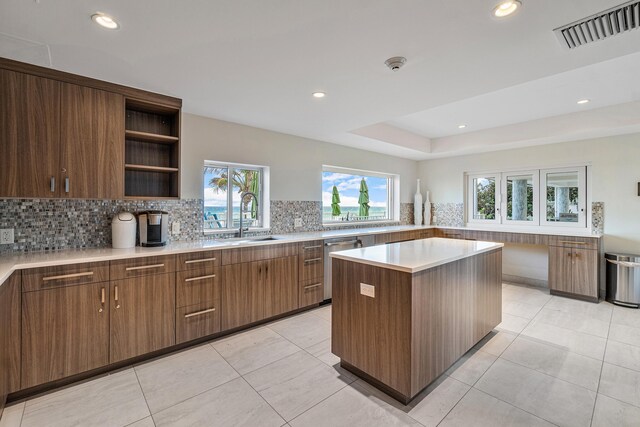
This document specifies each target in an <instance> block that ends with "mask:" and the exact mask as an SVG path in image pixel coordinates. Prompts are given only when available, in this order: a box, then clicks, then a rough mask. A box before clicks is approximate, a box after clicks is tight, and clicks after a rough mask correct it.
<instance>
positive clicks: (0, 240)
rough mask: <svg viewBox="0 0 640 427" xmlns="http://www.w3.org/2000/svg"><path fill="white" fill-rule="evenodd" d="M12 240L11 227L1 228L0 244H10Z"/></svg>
mask: <svg viewBox="0 0 640 427" xmlns="http://www.w3.org/2000/svg"><path fill="white" fill-rule="evenodd" d="M13 242H14V237H13V228H3V229H2V230H0V245H11V244H13Z"/></svg>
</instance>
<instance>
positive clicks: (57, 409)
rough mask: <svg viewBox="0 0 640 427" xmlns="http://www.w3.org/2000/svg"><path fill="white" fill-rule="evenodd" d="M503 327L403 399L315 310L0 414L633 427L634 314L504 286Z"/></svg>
mask: <svg viewBox="0 0 640 427" xmlns="http://www.w3.org/2000/svg"><path fill="white" fill-rule="evenodd" d="M503 300H504V304H503V311H504V315H503V316H504V317H503V322H502V323H501V324H500V325H499V326H498V327H497V328H496V330H495V331H494V332H492V333H491V334H490V335H489V336H487V337H486V338H485V339H484V340H483V341H482V342H481V343H479V344H478V345H477V346H476V347H475V348H474V349H472V350H471V351H470V352H469V353H467V354H466V355H464V356H463V357H462V358H461V359H460V360H459V361H458V362H457V363H456V364H455V365H454V366H453V367H451V368H450V369H449V370H448V371H447V372H446V373H445V374H444V375H443V376H442V377H440V378H439V379H438V380H437V381H436V382H435V383H434V384H432V385H431V386H430V387H429V388H428V389H427V390H425V391H424V392H423V393H422V394H421V395H420V396H418V397H417V398H416V399H415V400H414V401H413V402H412V403H411V404H410V405H408V406H404V405H401V404H400V403H398V402H396V401H394V400H393V399H391V398H389V397H388V396H386V395H384V394H383V393H381V392H379V391H378V390H376V389H375V388H373V387H371V386H369V385H368V384H367V383H365V382H363V381H361V380H358V379H356V378H355V377H353V376H352V375H350V374H349V373H347V372H345V371H343V370H342V369H340V368H339V366H338V365H337V364H338V359H337V358H336V357H335V356H334V355H332V354H331V351H330V333H331V307H330V306H325V307H321V308H318V309H315V310H313V311H310V312H306V313H303V314H299V315H296V316H293V317H290V318H287V319H284V320H280V321H277V322H273V323H270V324H268V325H266V326H262V327H259V328H255V329H252V330H249V331H246V332H242V333H239V334H236V335H233V336H230V337H226V338H222V339H219V340H215V341H213V342H211V343H208V344H204V345H200V346H198V347H195V348H191V349H188V350H185V351H182V352H179V353H175V354H172V355H169V356H166V357H163V358H159V359H156V360H153V361H149V362H146V363H143V364H140V365H137V366H134V367H132V368H129V369H125V370H122V371H120V372H116V373H113V374H111V375H107V376H103V377H100V378H97V379H94V380H90V381H87V382H84V383H82V384H78V385H75V386H72V387H69V388H66V389H63V390H59V391H56V392H54V393H50V394H47V395H44V396H40V397H37V398H34V399H31V400H28V401H27V402H21V403H17V404H13V405H11V406H9V407H8V408H6V410H5V415H4V416H3V418H2V420H1V421H0V427H17V426H22V427H32V426H48V427H49V426H83V427H85V426H136V427H152V426H225V427H226V426H283V425H290V426H294V427H299V426H300V427H302V426H332V427H334V426H349V427H356V426H367V427H371V426H405V425H415V426H436V425H439V426H492V427H493V426H552V425H558V426H590V425H591V426H594V427H595V426H607V427H608V426H619V427H623V426H640V310H631V309H625V308H620V307H614V306H612V305H611V304H608V303H604V302H603V303H600V304H597V305H596V304H591V303H585V302H580V301H575V300H570V299H566V298H560V297H552V296H550V295H549V293H548V292H546V291H545V290H542V289H539V288H530V287H523V286H514V285H504V287H503Z"/></svg>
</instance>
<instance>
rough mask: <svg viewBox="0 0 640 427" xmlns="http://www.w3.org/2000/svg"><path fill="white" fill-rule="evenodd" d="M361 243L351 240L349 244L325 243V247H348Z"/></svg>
mask: <svg viewBox="0 0 640 427" xmlns="http://www.w3.org/2000/svg"><path fill="white" fill-rule="evenodd" d="M357 243H360V240H349V241H348V242H336V243H325V244H324V245H325V246H346V245H355V244H357Z"/></svg>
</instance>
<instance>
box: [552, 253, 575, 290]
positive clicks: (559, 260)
mask: <svg viewBox="0 0 640 427" xmlns="http://www.w3.org/2000/svg"><path fill="white" fill-rule="evenodd" d="M572 261H573V257H572V250H571V249H569V248H561V247H558V246H549V289H551V290H553V291H560V292H573V279H572V271H573V264H572Z"/></svg>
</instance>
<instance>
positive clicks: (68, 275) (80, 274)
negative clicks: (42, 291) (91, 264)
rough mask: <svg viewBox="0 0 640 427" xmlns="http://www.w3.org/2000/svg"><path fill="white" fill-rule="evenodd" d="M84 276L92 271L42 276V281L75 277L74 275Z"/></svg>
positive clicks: (90, 274) (91, 274)
mask: <svg viewBox="0 0 640 427" xmlns="http://www.w3.org/2000/svg"><path fill="white" fill-rule="evenodd" d="M85 276H93V271H87V272H84V273H73V274H63V275H62V276H49V277H43V278H42V281H43V282H49V281H51V280H62V279H75V278H76V277H85Z"/></svg>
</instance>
